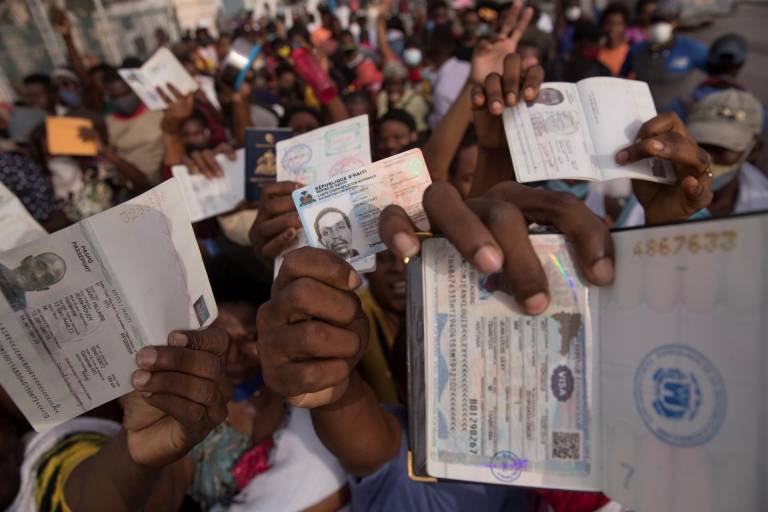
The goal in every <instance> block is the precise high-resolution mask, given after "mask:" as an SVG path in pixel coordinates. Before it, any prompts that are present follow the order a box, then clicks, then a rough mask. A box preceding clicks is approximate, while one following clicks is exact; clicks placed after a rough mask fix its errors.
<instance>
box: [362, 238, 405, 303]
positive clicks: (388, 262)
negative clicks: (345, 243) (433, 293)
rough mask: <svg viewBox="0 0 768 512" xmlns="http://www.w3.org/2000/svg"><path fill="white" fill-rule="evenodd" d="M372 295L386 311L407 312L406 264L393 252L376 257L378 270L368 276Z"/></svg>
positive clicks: (382, 253) (381, 253)
mask: <svg viewBox="0 0 768 512" xmlns="http://www.w3.org/2000/svg"><path fill="white" fill-rule="evenodd" d="M366 278H367V279H368V285H369V286H370V290H371V295H373V298H374V299H376V302H377V303H378V304H379V306H381V307H382V308H383V309H384V310H385V311H390V312H392V313H396V314H402V313H403V312H404V311H405V304H406V295H405V264H404V263H403V260H401V259H400V258H398V257H397V256H395V254H394V253H392V252H391V251H384V252H380V253H379V254H377V255H376V270H375V271H374V272H371V273H370V274H366Z"/></svg>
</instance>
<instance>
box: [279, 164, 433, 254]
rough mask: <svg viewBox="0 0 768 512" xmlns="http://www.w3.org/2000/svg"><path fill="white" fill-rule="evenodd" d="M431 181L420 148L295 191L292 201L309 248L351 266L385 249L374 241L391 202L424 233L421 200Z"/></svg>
mask: <svg viewBox="0 0 768 512" xmlns="http://www.w3.org/2000/svg"><path fill="white" fill-rule="evenodd" d="M431 183H432V180H431V179H430V177H429V172H428V171H427V165H426V163H425V162H424V157H423V156H422V154H421V150H419V149H411V150H409V151H406V152H404V153H400V154H398V155H395V156H392V157H389V158H385V159H384V160H380V161H378V162H374V163H372V164H370V165H368V166H365V167H362V168H360V169H357V170H355V171H352V172H349V173H346V174H343V175H341V176H338V177H336V178H333V179H332V180H330V181H327V182H325V183H319V184H314V185H310V186H308V187H304V188H300V189H298V190H295V191H294V192H293V202H294V204H295V205H296V210H297V211H298V212H299V216H300V217H301V223H302V225H303V227H304V231H305V233H306V234H307V239H308V241H309V245H311V246H312V247H321V248H325V249H328V250H329V251H332V252H335V253H336V254H338V255H339V256H341V257H342V258H344V259H345V260H347V261H349V262H350V263H352V266H355V265H356V263H359V262H360V261H361V260H363V259H365V258H366V257H369V256H372V255H375V254H376V253H379V252H381V251H383V250H385V249H386V247H385V246H384V243H383V242H382V241H381V239H380V238H379V215H380V214H381V211H382V210H383V209H384V208H386V207H387V206H389V205H391V204H396V205H399V206H401V207H402V208H403V209H404V210H405V211H406V213H408V216H409V217H410V218H411V220H412V221H413V223H414V225H415V226H416V228H417V229H419V230H421V231H427V230H429V221H428V220H427V216H426V214H425V213H424V208H423V207H422V204H421V199H422V196H423V195H424V191H425V190H426V188H427V187H428V186H429V185H430V184H431Z"/></svg>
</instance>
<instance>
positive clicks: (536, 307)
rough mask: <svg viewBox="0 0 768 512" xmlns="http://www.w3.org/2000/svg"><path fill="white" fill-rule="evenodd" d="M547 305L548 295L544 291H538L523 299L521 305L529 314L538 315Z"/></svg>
mask: <svg viewBox="0 0 768 512" xmlns="http://www.w3.org/2000/svg"><path fill="white" fill-rule="evenodd" d="M548 305H549V297H548V296H547V294H546V293H544V292H539V293H537V294H535V295H531V296H530V297H528V298H527V299H525V300H524V301H523V307H524V308H525V312H526V313H528V314H529V315H538V314H539V313H543V312H544V310H545V309H547V306H548Z"/></svg>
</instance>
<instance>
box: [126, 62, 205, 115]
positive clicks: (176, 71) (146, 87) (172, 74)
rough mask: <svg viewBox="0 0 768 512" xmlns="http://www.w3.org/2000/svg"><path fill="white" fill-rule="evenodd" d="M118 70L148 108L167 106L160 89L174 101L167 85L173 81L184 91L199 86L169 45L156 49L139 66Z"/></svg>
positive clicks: (162, 108) (156, 108) (174, 84)
mask: <svg viewBox="0 0 768 512" xmlns="http://www.w3.org/2000/svg"><path fill="white" fill-rule="evenodd" d="M118 73H120V76H121V77H122V78H123V80H125V82H126V83H127V84H128V85H129V86H130V88H131V89H133V92H135V93H136V94H137V95H138V97H139V98H141V101H142V102H143V103H144V105H146V106H147V108H148V109H149V110H164V109H165V108H166V107H168V105H167V104H166V103H165V101H164V100H163V98H162V96H160V94H159V93H158V92H157V89H158V88H160V89H162V91H163V93H164V94H165V95H166V96H167V97H168V98H170V99H171V100H173V99H174V98H175V96H174V95H173V93H171V91H170V90H169V89H168V84H173V86H174V87H175V88H176V89H177V90H178V91H179V92H180V93H181V94H188V93H190V92H194V91H196V90H197V89H198V87H199V86H198V83H197V82H196V81H195V79H194V78H192V77H191V76H190V74H189V73H187V70H186V69H184V66H182V65H181V62H179V60H178V59H177V58H176V57H175V56H174V55H173V53H171V50H169V49H168V48H160V49H159V50H157V51H156V52H155V53H154V55H152V56H151V57H150V58H149V59H148V60H147V61H146V62H145V63H144V65H143V66H141V67H140V68H123V69H120V70H118Z"/></svg>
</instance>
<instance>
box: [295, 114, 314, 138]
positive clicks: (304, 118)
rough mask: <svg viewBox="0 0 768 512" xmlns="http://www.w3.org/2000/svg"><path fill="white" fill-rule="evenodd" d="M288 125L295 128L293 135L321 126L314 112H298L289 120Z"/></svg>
mask: <svg viewBox="0 0 768 512" xmlns="http://www.w3.org/2000/svg"><path fill="white" fill-rule="evenodd" d="M288 127H289V128H290V129H291V130H293V135H294V136H296V135H301V134H302V133H307V132H311V131H312V130H314V129H316V128H320V123H319V122H318V121H317V119H316V118H315V116H313V115H312V114H307V113H306V112H297V113H295V114H293V115H292V116H291V118H290V119H289V120H288Z"/></svg>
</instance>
